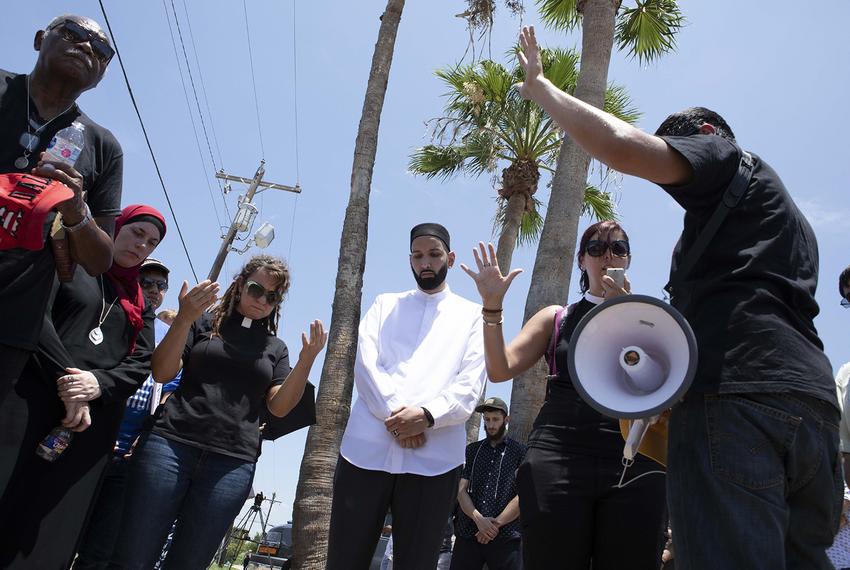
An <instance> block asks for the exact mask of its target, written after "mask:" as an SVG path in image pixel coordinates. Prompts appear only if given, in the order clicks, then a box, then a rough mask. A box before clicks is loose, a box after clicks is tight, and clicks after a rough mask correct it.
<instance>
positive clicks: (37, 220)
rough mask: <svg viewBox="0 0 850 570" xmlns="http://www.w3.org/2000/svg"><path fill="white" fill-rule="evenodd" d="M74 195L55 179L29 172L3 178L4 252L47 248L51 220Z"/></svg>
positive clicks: (0, 238) (0, 241)
mask: <svg viewBox="0 0 850 570" xmlns="http://www.w3.org/2000/svg"><path fill="white" fill-rule="evenodd" d="M73 197H74V191H73V190H71V189H70V188H68V187H67V186H65V185H64V184H62V183H61V182H59V181H58V180H53V179H52V178H44V177H42V176H35V175H32V174H27V173H25V172H13V173H7V174H0V250H3V249H15V248H21V249H30V250H40V249H42V248H43V247H44V242H45V240H46V239H47V232H48V230H49V229H50V227H49V224H48V223H47V222H48V221H49V220H48V216H49V215H50V213H51V211H52V210H53V209H54V208H56V206H57V205H58V204H59V203H61V202H64V201H65V200H70V199H71V198H73Z"/></svg>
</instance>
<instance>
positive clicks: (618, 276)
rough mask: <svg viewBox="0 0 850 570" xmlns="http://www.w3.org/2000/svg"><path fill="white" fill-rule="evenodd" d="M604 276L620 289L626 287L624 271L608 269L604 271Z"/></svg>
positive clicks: (615, 268) (613, 268)
mask: <svg viewBox="0 0 850 570" xmlns="http://www.w3.org/2000/svg"><path fill="white" fill-rule="evenodd" d="M605 274H606V275H607V276H608V277H610V278H611V279H613V280H614V283H615V284H616V285H617V287H619V288H620V289H625V287H626V270H625V269H623V268H622V267H609V268H608V269H606V270H605Z"/></svg>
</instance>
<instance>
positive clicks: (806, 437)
mask: <svg viewBox="0 0 850 570" xmlns="http://www.w3.org/2000/svg"><path fill="white" fill-rule="evenodd" d="M838 421H839V413H838V410H836V409H835V408H833V407H832V406H831V405H829V404H828V403H826V402H823V401H820V400H817V399H815V398H812V397H808V396H805V395H802V394H796V395H791V394H725V395H724V394H721V395H703V394H689V395H688V396H687V397H686V398H685V401H684V402H682V403H681V404H679V405H678V406H676V407H675V408H674V409H673V414H672V416H671V418H670V430H669V434H670V438H669V442H668V474H667V493H668V495H667V496H668V501H669V505H670V515H671V527H672V529H673V546H674V551H675V557H676V558H675V560H676V569H677V570H699V569H706V570H708V569H716V568H771V569H782V568H789V569H791V568H793V569H796V568H799V569H806V570H818V569H827V568H832V565H831V564H830V562H829V560H828V559H827V557H826V553H825V550H826V548H828V547H829V546H830V545H831V544H832V540H833V537H834V536H835V533H836V531H837V530H838V523H839V517H840V515H841V503H842V490H843V479H842V471H841V462H840V460H839V449H838Z"/></svg>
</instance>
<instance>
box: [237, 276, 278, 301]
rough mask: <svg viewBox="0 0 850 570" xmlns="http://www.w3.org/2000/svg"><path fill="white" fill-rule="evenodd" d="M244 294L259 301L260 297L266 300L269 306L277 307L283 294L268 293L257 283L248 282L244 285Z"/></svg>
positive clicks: (276, 292)
mask: <svg viewBox="0 0 850 570" xmlns="http://www.w3.org/2000/svg"><path fill="white" fill-rule="evenodd" d="M245 292H246V293H248V295H250V296H251V297H253V298H254V299H259V298H261V297H265V298H266V303H268V304H269V305H277V304H278V303H280V302H281V301H282V300H283V294H282V293H280V292H279V291H268V290H266V288H265V287H263V286H262V285H260V284H259V283H257V282H256V281H248V282H247V283H245Z"/></svg>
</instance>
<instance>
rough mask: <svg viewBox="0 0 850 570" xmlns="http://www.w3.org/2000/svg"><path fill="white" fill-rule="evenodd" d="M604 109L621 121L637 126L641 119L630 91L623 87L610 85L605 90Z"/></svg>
mask: <svg viewBox="0 0 850 570" xmlns="http://www.w3.org/2000/svg"><path fill="white" fill-rule="evenodd" d="M603 109H604V110H605V111H606V112H607V113H611V114H612V115H614V116H615V117H617V118H618V119H620V120H623V121H625V122H627V123H629V124H632V125H633V124H635V123H636V122H637V121H638V119H640V116H641V112H640V111H638V109H637V107H635V106H634V104H633V103H632V100H631V98H630V97H629V93H628V91H626V88H625V87H623V86H622V85H616V84H614V83H610V84H609V85H608V89H606V90H605V103H604V105H603Z"/></svg>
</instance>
